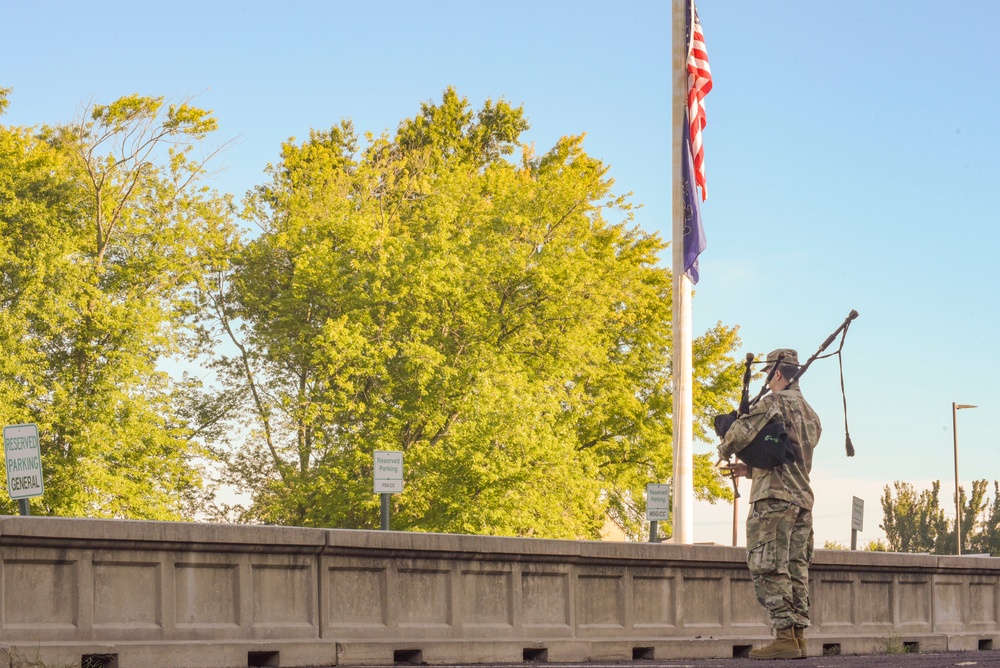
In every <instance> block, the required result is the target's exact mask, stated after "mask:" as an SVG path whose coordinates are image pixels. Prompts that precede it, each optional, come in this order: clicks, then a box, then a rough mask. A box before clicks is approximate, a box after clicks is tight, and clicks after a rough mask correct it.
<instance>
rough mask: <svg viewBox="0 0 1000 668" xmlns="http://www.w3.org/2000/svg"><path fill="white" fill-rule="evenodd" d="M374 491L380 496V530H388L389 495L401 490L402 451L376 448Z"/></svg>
mask: <svg viewBox="0 0 1000 668" xmlns="http://www.w3.org/2000/svg"><path fill="white" fill-rule="evenodd" d="M373 470H374V472H375V493H376V494H379V495H380V496H381V499H380V508H379V511H380V514H381V523H380V528H381V529H382V531H388V530H389V495H390V494H396V493H399V492H402V491H403V453H402V452H399V451H397V450H376V451H375V455H374V466H373Z"/></svg>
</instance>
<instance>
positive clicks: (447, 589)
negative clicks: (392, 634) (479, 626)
mask: <svg viewBox="0 0 1000 668" xmlns="http://www.w3.org/2000/svg"><path fill="white" fill-rule="evenodd" d="M451 589H452V587H451V569H450V568H449V567H448V564H446V563H439V564H432V563H427V564H424V565H420V564H411V563H404V564H402V565H400V566H399V567H398V570H397V572H396V587H395V590H394V591H391V592H390V594H389V600H390V601H391V602H392V605H393V606H394V608H395V609H396V611H397V615H398V617H397V619H398V622H397V623H398V625H399V627H400V628H404V627H406V628H411V627H421V628H423V629H427V628H430V627H436V628H438V629H441V628H449V627H451V624H452V619H453V614H452V595H451Z"/></svg>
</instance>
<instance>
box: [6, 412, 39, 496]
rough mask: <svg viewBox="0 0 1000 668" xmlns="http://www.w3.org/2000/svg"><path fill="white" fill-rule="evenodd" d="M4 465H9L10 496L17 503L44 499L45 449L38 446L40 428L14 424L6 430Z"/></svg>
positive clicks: (8, 482) (31, 425) (8, 483)
mask: <svg viewBox="0 0 1000 668" xmlns="http://www.w3.org/2000/svg"><path fill="white" fill-rule="evenodd" d="M3 450H4V461H5V462H6V463H7V493H8V494H10V498H12V499H14V500H15V501H17V500H20V499H30V498H32V497H35V496H41V495H42V493H43V492H44V487H45V484H44V483H43V481H42V449H41V447H39V445H38V427H37V426H35V425H33V424H14V425H9V426H6V427H4V428H3Z"/></svg>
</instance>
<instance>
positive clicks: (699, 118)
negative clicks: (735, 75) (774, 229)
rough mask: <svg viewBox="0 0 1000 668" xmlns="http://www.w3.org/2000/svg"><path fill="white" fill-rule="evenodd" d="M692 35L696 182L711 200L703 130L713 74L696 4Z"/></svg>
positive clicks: (690, 107)
mask: <svg viewBox="0 0 1000 668" xmlns="http://www.w3.org/2000/svg"><path fill="white" fill-rule="evenodd" d="M688 11H689V12H690V14H689V18H688V21H689V26H690V35H689V39H688V56H687V71H688V93H687V117H688V127H689V128H690V131H691V156H692V158H693V160H694V177H695V183H697V184H698V185H699V186H701V199H702V201H705V200H706V199H707V198H708V190H707V188H706V187H705V152H704V150H703V148H702V145H701V131H702V130H703V129H704V128H705V123H706V120H705V102H704V100H705V96H706V95H708V91H710V90H712V71H711V70H710V69H709V68H708V52H707V51H706V50H705V36H704V34H702V32H701V22H700V21H699V20H698V11H697V10H696V9H695V8H694V1H693V0H692V2H691V4H690V5H689V8H688Z"/></svg>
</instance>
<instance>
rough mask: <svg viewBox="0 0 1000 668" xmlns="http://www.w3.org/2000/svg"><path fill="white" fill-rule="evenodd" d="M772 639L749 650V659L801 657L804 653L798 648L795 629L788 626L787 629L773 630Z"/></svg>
mask: <svg viewBox="0 0 1000 668" xmlns="http://www.w3.org/2000/svg"><path fill="white" fill-rule="evenodd" d="M774 636H775V637H774V640H772V641H771V643H770V644H769V645H765V646H763V647H761V648H760V649H752V650H750V658H751V659H801V658H802V657H803V656H805V655H804V654H802V652H801V650H799V643H798V641H797V640H796V639H795V629H794V628H793V627H791V626H789V627H788V628H787V629H778V630H777V631H775V634H774Z"/></svg>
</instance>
